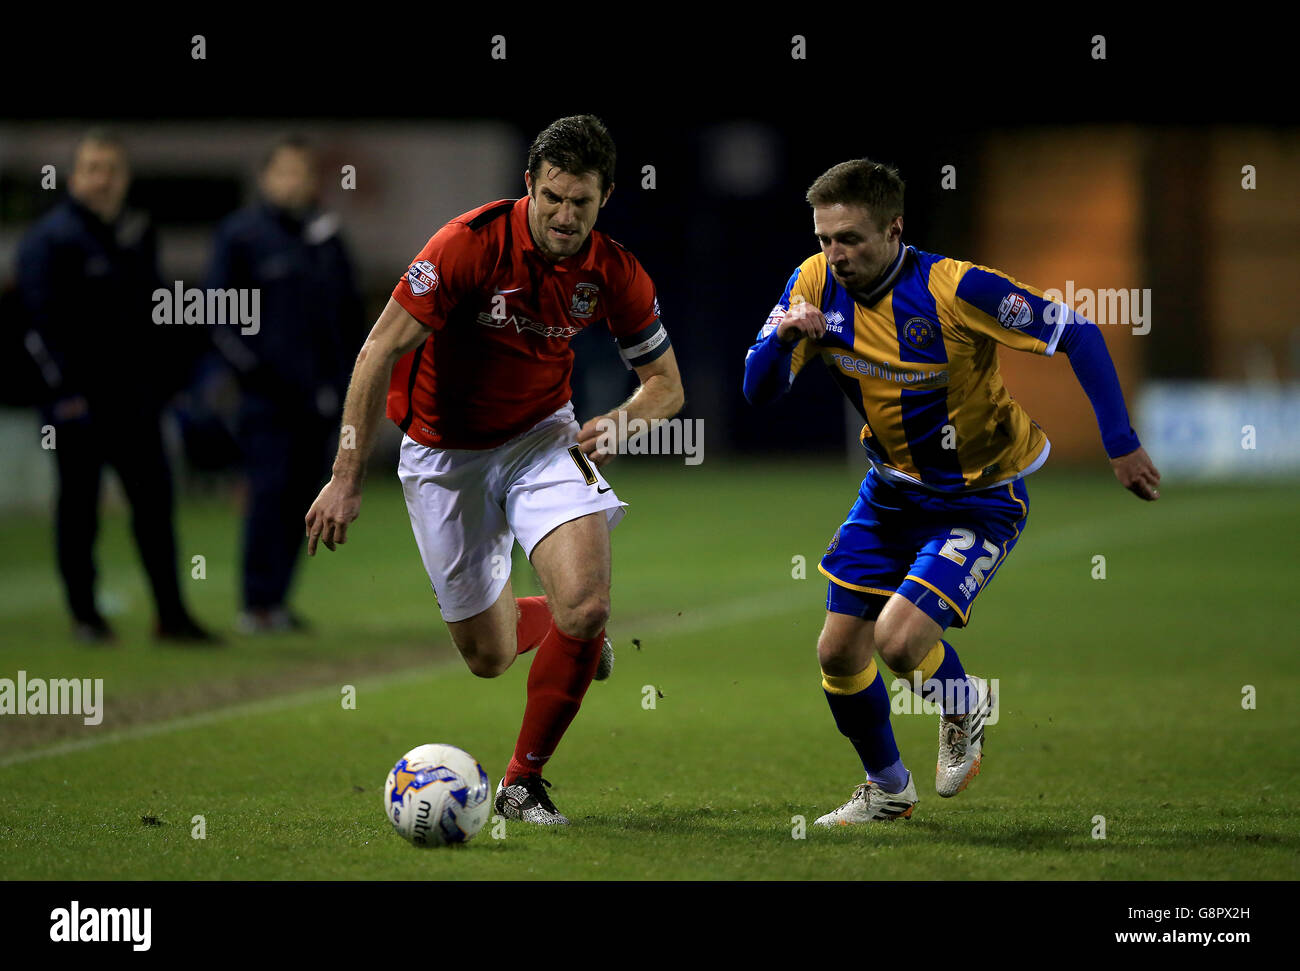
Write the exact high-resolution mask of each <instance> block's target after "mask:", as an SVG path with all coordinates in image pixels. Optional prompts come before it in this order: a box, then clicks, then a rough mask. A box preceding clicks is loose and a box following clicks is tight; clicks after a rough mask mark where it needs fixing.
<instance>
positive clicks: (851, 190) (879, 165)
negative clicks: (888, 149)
mask: <svg viewBox="0 0 1300 971" xmlns="http://www.w3.org/2000/svg"><path fill="white" fill-rule="evenodd" d="M805 198H807V200H808V205H810V206H812V207H813V208H814V209H818V208H820V207H822V206H836V205H839V206H862V207H863V208H864V209H866V210H867V212H869V213H870V214H871V216H872V219H873V220H874V221H875V224H876V228H877V229H881V230H883V229H884V228H885V227H886V226H888V225H889V224H890V223H892V222H893V221H894V219H895V217H897V216H901V215H902V214H903V179H902V177H901V176H900V175H899V174H898V169H896V168H894V167H893V166H892V165H886V164H884V163H883V162H873V161H872V160H871V159H869V158H855V159H853V160H852V161H849V162H841V163H840V164H839V165H835V166H832V167H831V168H829V169H827V170H826V171H825V172H823V173H822V174H821V175H819V176H818V177H817V181H815V182H814V183H813V184H812V185H811V186H810V187H809V188H808V194H807V196H806V197H805Z"/></svg>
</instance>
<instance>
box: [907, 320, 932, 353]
mask: <svg viewBox="0 0 1300 971" xmlns="http://www.w3.org/2000/svg"><path fill="white" fill-rule="evenodd" d="M903 337H904V338H906V340H907V342H908V343H909V344H911V345H912V346H913V347H915V348H916V349H917V350H918V351H921V350H924V349H925V348H927V347H929V346H930V345H931V344H932V343H934V324H932V323H930V321H928V320H926V319H925V318H924V317H913V318H912V319H911V320H909V321H908V322H907V323H906V324H904V325H903Z"/></svg>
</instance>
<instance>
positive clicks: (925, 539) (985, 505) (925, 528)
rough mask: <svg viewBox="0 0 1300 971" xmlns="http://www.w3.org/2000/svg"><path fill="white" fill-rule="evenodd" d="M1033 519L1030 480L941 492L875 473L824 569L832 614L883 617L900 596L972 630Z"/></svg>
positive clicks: (945, 622) (942, 620)
mask: <svg viewBox="0 0 1300 971" xmlns="http://www.w3.org/2000/svg"><path fill="white" fill-rule="evenodd" d="M1028 516H1029V493H1028V491H1027V490H1026V489H1025V480H1024V479H1017V480H1016V481H1014V482H1009V483H1007V484H1006V485H1000V486H996V487H994V488H992V489H985V490H983V491H981V492H968V493H964V494H960V495H941V494H939V493H935V492H926V491H924V490H921V489H912V488H908V487H906V486H895V485H891V484H890V483H888V482H886V481H885V480H884V479H883V478H881V477H880V476H879V475H877V474H876V470H875V469H872V470H871V471H870V472H868V473H867V477H866V478H865V479H863V480H862V489H861V490H860V491H859V493H858V501H857V502H856V503H854V504H853V509H852V510H850V511H849V517H848V519H847V520H845V522H844V525H843V526H841V527H840V528H839V529H838V530H836V532H835V535H834V537H832V539H831V545H830V546H829V547H827V549H826V555H825V556H823V557H822V561H821V565H820V566H819V567H818V569H820V570H821V571H822V573H824V574H825V575H826V576H827V578H828V579H829V580H830V581H831V583H830V587H829V590H828V592H827V596H826V609H827V610H829V611H831V612H832V613H837V614H851V615H852V616H855V617H861V618H862V619H864V620H875V619H876V618H877V617H878V616H880V611H881V610H882V609H883V608H884V606H885V604H886V603H887V602H888V600H889V598H890V597H891V596H893V595H894V594H895V593H897V594H899V595H900V596H902V597H905V598H906V599H908V600H910V601H911V602H912V603H914V604H916V606H918V607H919V608H921V610H923V611H925V613H926V614H928V615H929V616H930V617H932V618H933V619H934V621H935V622H936V623H937V624H938V625H939V626H940V627H943V628H947V627H965V626H966V625H967V624H968V623H969V622H970V611H971V607H972V606H973V605H974V603H975V598H976V597H977V596H978V595H979V593H980V591H981V590H983V589H984V588H985V587H987V586H988V585H989V581H990V580H992V579H993V575H994V574H995V573H997V571H998V568H999V567H1000V566H1002V561H1003V560H1005V559H1006V558H1007V554H1008V553H1010V552H1011V550H1012V549H1013V548H1014V547H1015V545H1016V541H1017V540H1019V539H1020V534H1021V533H1023V532H1024V530H1025V522H1026V520H1027V519H1028Z"/></svg>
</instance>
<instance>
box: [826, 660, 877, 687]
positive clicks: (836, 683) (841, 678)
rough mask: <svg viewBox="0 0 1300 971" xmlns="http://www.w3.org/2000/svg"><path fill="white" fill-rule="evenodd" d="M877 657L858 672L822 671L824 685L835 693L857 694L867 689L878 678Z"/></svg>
mask: <svg viewBox="0 0 1300 971" xmlns="http://www.w3.org/2000/svg"><path fill="white" fill-rule="evenodd" d="M877 673H878V672H877V671H876V659H875V658H872V659H871V663H870V664H868V665H867V666H866V668H865V669H863V670H861V671H859V672H858V673H857V674H842V675H841V674H827V673H826V672H825V671H823V672H822V687H823V688H825V689H826V690H827V691H829V692H830V693H831V694H833V695H855V694H857V693H858V692H859V691H865V690H866V689H867V688H869V687H871V683H872V682H873V681H875V680H876V675H877Z"/></svg>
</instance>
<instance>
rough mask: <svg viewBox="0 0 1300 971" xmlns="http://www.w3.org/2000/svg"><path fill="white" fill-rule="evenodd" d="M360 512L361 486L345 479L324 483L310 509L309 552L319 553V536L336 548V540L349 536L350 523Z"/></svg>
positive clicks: (345, 540)
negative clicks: (317, 544) (317, 542)
mask: <svg viewBox="0 0 1300 971" xmlns="http://www.w3.org/2000/svg"><path fill="white" fill-rule="evenodd" d="M359 515H361V489H360V488H359V487H357V486H355V485H352V484H350V483H348V482H345V481H344V480H342V479H338V478H332V479H330V480H329V482H327V483H325V488H324V489H322V490H321V491H320V495H319V496H317V497H316V501H315V502H313V503H312V504H311V508H310V509H308V510H307V555H308V556H315V555H316V540H318V539H319V540H320V541H321V542H322V543H324V544H325V548H326V549H328V550H330V551H331V552H333V550H334V544H335V543H346V542H347V540H348V523H350V522H352V521H353V520H354V519H356V518H357V517H358V516H359Z"/></svg>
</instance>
